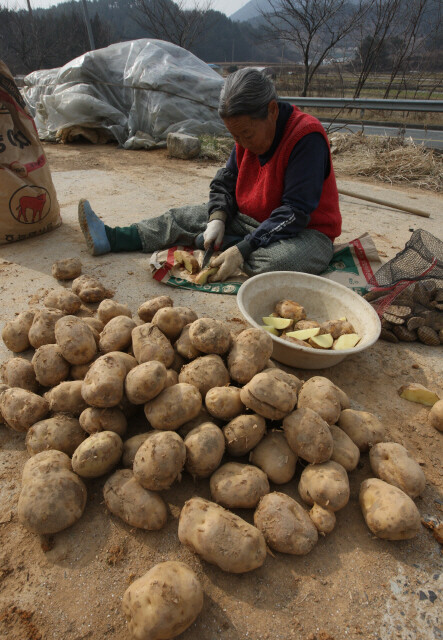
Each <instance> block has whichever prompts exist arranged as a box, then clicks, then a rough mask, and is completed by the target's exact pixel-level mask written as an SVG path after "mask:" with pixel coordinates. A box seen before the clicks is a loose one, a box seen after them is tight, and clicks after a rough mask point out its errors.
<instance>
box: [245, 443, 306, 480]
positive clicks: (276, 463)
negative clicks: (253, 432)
mask: <svg viewBox="0 0 443 640" xmlns="http://www.w3.org/2000/svg"><path fill="white" fill-rule="evenodd" d="M249 462H252V464H255V465H256V466H257V467H260V469H262V470H263V471H264V472H265V473H266V475H267V476H268V478H269V480H270V481H271V482H274V483H275V484H285V483H286V482H289V481H290V480H292V478H293V477H294V474H295V466H296V464H297V456H296V454H295V453H294V452H293V451H292V449H291V448H290V446H289V445H288V441H287V440H286V438H285V436H284V434H283V432H281V431H271V432H270V433H268V434H267V435H265V437H264V438H263V439H262V440H261V441H260V442H259V443H258V445H257V446H256V447H255V449H253V450H252V451H251V453H250V454H249Z"/></svg>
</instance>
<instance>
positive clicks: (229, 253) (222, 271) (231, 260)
mask: <svg viewBox="0 0 443 640" xmlns="http://www.w3.org/2000/svg"><path fill="white" fill-rule="evenodd" d="M242 264H243V256H242V254H241V253H240V251H239V249H237V247H236V246H235V245H234V246H233V247H229V249H226V251H223V253H221V254H220V255H219V256H217V258H212V260H211V265H210V266H211V267H218V271H217V273H214V275H213V276H212V277H211V278H210V280H211V282H223V281H224V280H227V279H228V278H230V277H231V276H233V275H234V273H235V272H236V271H238V269H240V267H241V266H242Z"/></svg>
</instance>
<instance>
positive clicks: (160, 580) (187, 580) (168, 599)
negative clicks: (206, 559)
mask: <svg viewBox="0 0 443 640" xmlns="http://www.w3.org/2000/svg"><path fill="white" fill-rule="evenodd" d="M122 607H123V612H124V614H125V616H126V620H127V622H128V630H129V633H130V634H131V636H132V638H134V640H168V639H169V638H175V637H177V636H178V635H180V634H181V633H182V631H184V630H185V629H187V628H188V627H189V626H190V625H191V624H192V623H193V622H194V620H195V619H196V617H197V616H198V614H199V613H200V611H201V610H202V608H203V591H202V588H201V586H200V582H199V581H198V578H197V576H196V575H195V573H194V572H193V571H192V569H190V568H189V567H188V566H187V565H186V564H184V563H183V562H175V561H168V562H160V564H157V565H155V567H152V569H150V570H149V571H148V572H147V573H145V575H144V576H142V577H141V578H139V579H138V580H135V582H133V583H132V584H131V586H130V587H128V588H127V589H126V591H125V594H124V596H123V600H122Z"/></svg>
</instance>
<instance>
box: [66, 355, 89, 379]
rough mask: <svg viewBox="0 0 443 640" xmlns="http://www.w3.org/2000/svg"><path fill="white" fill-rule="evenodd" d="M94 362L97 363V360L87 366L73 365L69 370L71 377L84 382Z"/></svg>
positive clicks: (87, 363)
mask: <svg viewBox="0 0 443 640" xmlns="http://www.w3.org/2000/svg"><path fill="white" fill-rule="evenodd" d="M93 362H95V359H94V360H91V362H86V363H85V364H73V365H72V367H71V368H70V370H69V375H70V377H71V378H72V379H73V380H84V379H85V376H86V374H87V373H88V371H89V369H90V368H91V366H92V363H93Z"/></svg>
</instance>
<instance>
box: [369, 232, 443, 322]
mask: <svg viewBox="0 0 443 640" xmlns="http://www.w3.org/2000/svg"><path fill="white" fill-rule="evenodd" d="M419 282H421V283H422V284H420V285H419V287H418V285H417V283H419ZM416 287H417V292H418V288H420V290H421V291H423V292H426V291H429V292H433V291H435V290H437V289H443V242H442V241H441V240H439V239H438V238H436V237H435V236H433V235H432V233H429V232H428V231H425V230H424V229H417V231H414V233H413V234H412V235H411V237H410V239H409V240H408V242H407V243H406V245H405V248H404V249H403V250H402V251H400V252H399V253H397V255H396V256H395V257H394V258H392V260H389V262H386V264H384V265H383V266H382V267H380V269H379V270H378V271H377V272H376V273H375V274H374V276H373V277H372V278H371V279H370V280H369V282H368V286H367V290H368V292H367V293H366V295H365V296H364V297H365V298H366V300H368V301H369V302H371V304H372V306H373V307H374V308H375V310H376V311H377V313H378V314H379V315H380V316H382V315H383V313H384V312H385V311H386V309H387V308H388V307H389V306H390V305H392V304H393V303H394V302H395V303H396V304H412V300H413V299H416V298H417V295H415V296H414V291H415V289H416Z"/></svg>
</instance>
